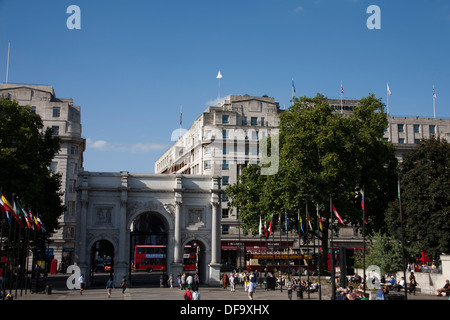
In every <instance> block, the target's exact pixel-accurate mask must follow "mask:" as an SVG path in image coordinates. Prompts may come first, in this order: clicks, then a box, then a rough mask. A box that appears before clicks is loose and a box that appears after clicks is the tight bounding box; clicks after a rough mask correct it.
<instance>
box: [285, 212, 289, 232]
mask: <svg viewBox="0 0 450 320" xmlns="http://www.w3.org/2000/svg"><path fill="white" fill-rule="evenodd" d="M284 226H285V229H286V232H288V231H289V219H288V216H287V212H286V210H285V211H284Z"/></svg>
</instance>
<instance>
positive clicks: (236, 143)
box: [155, 96, 450, 266]
mask: <svg viewBox="0 0 450 320" xmlns="http://www.w3.org/2000/svg"><path fill="white" fill-rule="evenodd" d="M328 102H329V104H330V106H331V107H332V108H333V109H335V110H336V112H341V113H343V114H350V113H351V112H352V111H353V109H354V107H356V106H357V105H358V104H359V100H340V99H329V100H328ZM281 112H282V110H280V108H279V105H278V103H277V102H275V100H274V98H270V97H251V96H229V97H227V98H226V100H225V101H224V102H223V103H221V104H219V105H218V106H216V107H209V108H207V109H206V111H205V112H203V113H202V114H201V115H200V116H199V117H198V118H197V119H196V120H195V121H194V123H193V124H192V127H191V128H190V129H189V130H187V132H185V133H184V134H183V135H181V136H180V137H179V139H178V141H176V142H175V143H174V144H173V145H172V146H171V147H170V148H169V149H168V150H167V151H166V152H165V153H164V154H163V155H162V156H161V157H160V158H159V159H158V160H157V161H156V163H155V173H182V174H207V175H216V176H220V177H221V178H222V187H223V188H226V186H227V185H228V184H233V183H236V181H237V177H238V176H239V174H240V173H241V172H242V169H243V167H245V166H246V165H247V164H248V163H250V162H252V161H259V160H260V155H261V151H263V152H264V150H260V148H261V146H260V141H261V139H262V138H264V137H266V136H270V135H271V134H272V133H275V132H276V130H278V123H279V114H280V113H281ZM388 121H389V126H388V128H386V130H385V133H384V137H383V138H384V139H386V140H388V141H391V142H392V143H393V144H394V146H395V148H396V156H397V158H398V159H399V160H400V161H401V159H402V158H403V156H404V155H405V154H406V153H407V152H408V151H411V150H412V149H413V148H415V146H416V145H417V143H418V141H419V140H420V139H423V138H429V137H430V136H431V135H433V134H434V135H437V136H441V137H444V138H446V139H447V140H449V141H450V119H431V118H420V117H391V116H388ZM227 200H228V199H227V198H226V196H225V195H222V205H221V206H222V221H221V223H222V238H221V243H222V246H221V248H222V255H221V260H222V263H229V264H231V265H237V266H242V265H243V264H244V263H243V257H244V256H245V252H247V251H248V250H250V251H252V250H253V251H254V250H255V248H259V246H260V239H259V238H258V237H253V236H251V235H248V234H245V233H244V232H243V231H242V229H241V228H237V227H238V226H239V219H238V213H237V212H230V211H229V209H228V204H227ZM285 237H286V236H285V235H283V239H282V240H281V241H278V240H277V241H278V242H279V243H277V244H275V246H279V247H280V248H286V247H287V246H289V247H292V246H294V247H297V248H298V247H299V242H298V239H297V237H298V236H297V235H296V234H295V233H292V234H289V235H288V237H287V240H286V241H285V239H286V238H285ZM274 238H275V239H279V235H278V234H277V233H276V235H275V237H274ZM333 242H334V243H333V245H334V246H339V247H340V246H344V247H349V248H361V247H362V246H363V245H362V237H361V234H360V232H359V231H358V230H357V229H355V228H352V227H345V228H341V230H340V232H339V237H337V238H334V241H333ZM262 245H263V246H264V244H262Z"/></svg>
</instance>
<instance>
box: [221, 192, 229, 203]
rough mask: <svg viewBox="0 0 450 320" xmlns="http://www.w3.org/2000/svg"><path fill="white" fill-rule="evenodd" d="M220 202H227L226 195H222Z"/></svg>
mask: <svg viewBox="0 0 450 320" xmlns="http://www.w3.org/2000/svg"><path fill="white" fill-rule="evenodd" d="M222 201H223V202H226V201H228V196H227V194H226V193H225V192H223V193H222Z"/></svg>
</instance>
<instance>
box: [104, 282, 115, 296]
mask: <svg viewBox="0 0 450 320" xmlns="http://www.w3.org/2000/svg"><path fill="white" fill-rule="evenodd" d="M113 287H114V283H113V280H112V277H109V279H108V281H106V292H107V293H108V298H111V292H112V289H113Z"/></svg>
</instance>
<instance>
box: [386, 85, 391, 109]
mask: <svg viewBox="0 0 450 320" xmlns="http://www.w3.org/2000/svg"><path fill="white" fill-rule="evenodd" d="M386 89H387V90H386V91H387V92H386V95H387V115H389V96H390V95H391V89H389V83H388V84H387V88H386Z"/></svg>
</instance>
